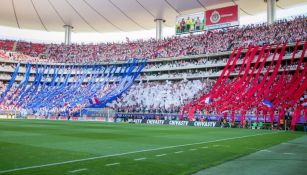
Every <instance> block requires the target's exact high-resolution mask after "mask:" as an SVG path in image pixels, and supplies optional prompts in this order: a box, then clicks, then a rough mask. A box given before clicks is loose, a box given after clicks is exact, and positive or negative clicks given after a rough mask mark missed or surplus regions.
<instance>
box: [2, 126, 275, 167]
mask: <svg viewBox="0 0 307 175" xmlns="http://www.w3.org/2000/svg"><path fill="white" fill-rule="evenodd" d="M280 132H281V131H277V132H265V133H260V134H253V135H246V136H239V137H230V138H224V139H217V140H211V141H203V142H196V143H187V144H182V145H173V146H165V147H160V148H152V149H143V150H139V151H130V152H125V153H117V154H109V155H102V156H95V157H89V158H83V159H75V160H68V161H63V162H55V163H48V164H43V165H35V166H28V167H21V168H14V169H8V170H2V171H0V173H8V172H14V171H21V170H28V169H36V168H43V167H50V166H56V165H63V164H69V163H76V162H83V161H89V160H96V159H102V158H107V157H116V156H123V155H129V154H135V153H142V152H150V151H158V150H163V149H170V148H178V147H184V146H192V145H200V144H206V143H215V142H220V141H226V140H234V139H242V138H247V137H255V136H260V135H268V134H276V133H280Z"/></svg>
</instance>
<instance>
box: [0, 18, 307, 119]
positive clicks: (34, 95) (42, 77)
mask: <svg viewBox="0 0 307 175" xmlns="http://www.w3.org/2000/svg"><path fill="white" fill-rule="evenodd" d="M306 21H307V18H305V17H302V16H300V17H296V18H294V19H293V20H280V21H277V22H276V23H275V24H273V25H271V26H267V25H266V24H257V25H249V26H243V27H240V28H239V27H234V28H228V29H222V30H214V31H208V32H204V33H201V34H196V35H188V36H183V37H172V38H167V39H164V40H162V41H156V40H154V39H150V40H147V41H141V40H140V41H135V42H127V43H105V44H104V43H101V44H87V45H85V44H84V45H78V44H71V45H64V44H60V45H59V44H39V43H29V42H23V41H21V42H20V41H7V40H2V41H1V45H0V46H1V47H0V48H1V49H2V50H1V52H0V53H1V62H2V66H1V67H0V71H1V72H2V73H1V75H2V76H1V84H0V88H1V94H2V100H1V104H0V108H1V109H2V110H21V108H22V107H25V106H27V107H33V104H35V103H36V102H35V100H36V101H37V102H39V101H40V100H42V99H43V100H45V101H46V102H47V101H52V102H53V103H54V104H57V105H56V106H49V107H46V106H44V105H40V106H39V107H38V106H37V109H36V110H34V111H32V112H33V113H37V112H38V111H40V112H41V111H43V113H47V111H49V112H52V113H58V112H65V111H68V110H70V111H72V112H78V111H79V110H81V109H82V108H84V107H86V106H89V105H90V102H89V101H88V99H86V98H83V99H82V100H81V101H79V102H73V101H76V99H77V98H81V95H80V94H81V93H82V92H85V91H87V90H88V89H89V88H90V86H91V85H93V84H95V83H94V82H96V80H94V79H95V78H96V79H97V77H98V75H100V76H101V77H104V76H108V73H107V72H110V74H112V71H113V70H112V69H111V68H110V67H108V66H107V65H108V64H107V62H111V64H110V65H113V66H115V67H117V68H118V69H120V67H121V68H124V67H125V66H126V67H128V65H129V64H128V63H125V61H126V60H128V59H129V58H137V59H141V58H148V59H149V60H148V62H147V66H146V67H145V68H144V69H143V68H142V70H141V71H140V72H139V76H138V77H137V78H136V77H135V80H136V81H135V83H133V84H132V83H131V85H132V87H131V89H129V90H127V91H125V93H118V94H123V95H122V96H120V95H118V96H116V97H115V96H114V98H113V97H112V100H114V101H113V102H111V101H108V102H111V103H108V105H107V104H105V105H107V106H108V107H111V108H113V109H115V110H116V111H117V112H124V113H129V112H130V113H131V112H132V113H133V112H143V113H179V112H180V110H181V107H182V106H183V105H186V107H185V109H189V111H190V112H189V114H187V113H186V115H189V116H190V118H189V120H192V118H193V117H194V116H193V114H194V113H196V114H202V113H207V114H220V113H221V112H223V111H228V114H230V113H231V112H229V111H230V110H229V109H228V108H226V107H224V108H221V109H218V108H216V106H212V107H210V109H208V107H206V108H205V109H206V110H203V109H201V108H199V106H198V107H196V106H197V105H196V104H197V103H198V102H203V101H204V100H205V99H206V97H208V95H206V94H208V93H209V94H210V93H212V92H211V91H210V90H212V91H213V92H214V91H216V90H215V89H216V86H217V85H218V84H219V83H220V81H221V80H217V82H216V79H217V78H218V77H220V79H221V77H223V76H224V78H223V82H224V83H225V84H224V86H225V87H224V88H222V89H220V90H219V91H218V92H219V93H217V94H220V93H221V92H223V91H224V90H226V89H227V88H228V89H227V91H228V92H229V93H226V94H224V95H223V96H220V97H218V96H219V95H216V96H217V97H216V98H217V100H221V99H222V98H225V97H227V96H229V95H230V94H235V93H237V91H235V90H234V89H237V88H234V86H233V85H234V84H240V83H239V82H241V81H242V80H240V81H239V79H240V77H241V76H242V75H241V73H242V71H243V68H244V67H245V66H247V64H246V60H247V57H246V56H245V55H251V54H253V56H254V57H253V58H255V59H249V60H250V63H249V64H251V65H252V66H254V70H253V71H254V73H251V74H256V72H257V71H258V73H259V75H257V78H254V77H253V76H250V77H249V78H247V79H248V80H252V81H254V82H257V81H260V80H262V79H264V77H265V74H266V73H267V72H270V76H272V75H271V74H272V73H274V72H276V75H274V76H275V77H273V78H272V81H273V83H271V84H273V85H274V84H276V83H277V82H279V81H280V80H283V81H284V82H291V81H293V74H296V72H298V71H302V70H305V67H306V65H305V57H306V55H307V54H306V53H303V52H304V48H303V47H305V46H303V42H297V45H296V44H295V42H296V41H304V40H306V38H307V33H306ZM287 42H288V43H292V44H289V45H287V46H286V45H285V46H284V49H283V53H280V54H281V55H282V56H281V57H279V54H278V53H277V54H276V53H275V51H274V49H273V48H274V47H276V46H278V45H280V46H281V45H282V44H283V43H287ZM14 45H16V49H15V51H14V49H13V48H14ZM258 46H262V47H259V48H258ZM254 47H256V48H257V50H256V51H254V52H253V53H251V52H250V49H252V48H254ZM269 47H270V48H269ZM248 48H249V49H248ZM262 49H264V50H265V54H264V50H263V52H262ZM232 50H234V51H237V52H239V51H238V50H240V52H242V53H239V54H237V58H236V59H237V61H236V62H237V64H233V65H234V66H233V67H232V70H231V72H229V75H228V76H226V77H225V75H224V73H223V72H224V71H223V67H225V66H226V67H227V66H228V65H229V60H232V59H233V57H232V56H233V55H232V53H234V52H231V51H232ZM276 50H277V49H276ZM263 55H266V56H265V60H262V61H260V62H263V64H261V66H262V67H261V68H260V67H258V66H259V65H260V62H259V60H258V61H257V60H256V58H262V57H263ZM276 55H277V56H276ZM300 55H303V59H302V57H300ZM277 57H279V58H280V59H281V60H279V61H276V60H277ZM116 61H117V62H116ZM19 62H21V64H20V63H19ZM34 62H38V64H27V63H34ZM277 62H280V63H279V65H274V64H273V63H277ZM59 63H66V64H59ZM76 63H92V64H93V65H94V63H99V64H100V66H97V67H95V66H93V65H92V66H90V67H86V66H85V67H84V65H80V64H76ZM271 63H272V64H271ZM249 64H248V65H249ZM130 65H131V64H130ZM251 65H249V66H251ZM257 65H258V66H257ZM107 67H108V69H109V70H108V71H107V72H102V70H103V68H105V69H107ZM83 69H84V70H83ZM97 69H100V70H99V71H98V72H97ZM16 70H17V72H16ZM94 70H96V72H95V71H94ZM245 70H248V69H245ZM82 71H83V72H82ZM87 71H88V72H87ZM117 71H118V70H117ZM47 72H48V73H47ZM51 72H52V73H51ZM86 72H87V73H86ZM134 72H135V70H134ZM285 72H286V73H287V76H285V75H284V74H285ZM118 73H119V74H123V73H120V72H118ZM258 73H257V74H258ZM274 74H275V73H274ZM117 75H118V74H117ZM113 76H114V77H112V78H110V79H109V80H108V83H107V84H106V86H100V88H97V89H96V96H95V98H96V97H97V98H99V99H101V98H103V97H104V96H106V95H108V94H109V93H111V92H112V91H113V92H114V90H115V89H116V87H119V86H120V82H119V81H117V80H116V79H115V76H116V73H115V72H113ZM270 76H268V79H269V77H270ZM294 76H295V75H294ZM93 77H95V78H93ZM65 78H67V82H66V83H65V80H64V79H65ZM12 80H13V81H12ZM14 80H16V81H14ZM25 81H26V83H25V85H23V82H25ZM76 81H78V82H79V84H78V83H77V84H78V85H77V84H76V83H74V82H76ZM236 81H238V82H237V83H236ZM18 82H19V83H18ZM52 82H53V83H52ZM215 82H216V84H217V85H215V86H214V84H215ZM43 84H45V85H43ZM46 84H47V85H46ZM54 84H56V85H54ZM61 84H62V85H63V88H64V89H61V88H57V87H61V86H59V85H61ZM227 84H228V85H227ZM66 85H67V87H68V86H69V85H70V87H72V86H74V85H75V87H78V90H76V91H74V94H75V95H76V96H78V95H80V96H78V97H74V98H72V99H71V101H69V102H68V101H61V102H60V103H57V101H58V99H62V97H63V94H65V93H66V92H71V91H69V88H67V87H66V90H65V87H64V86H66ZM252 85H253V84H246V85H245V86H244V87H242V90H243V89H249V88H251V87H253V86H252ZM45 86H47V87H48V86H49V88H48V90H47V91H48V93H55V94H54V95H52V98H51V97H50V96H49V97H48V98H47V97H46V96H45V97H43V96H44V95H42V94H44V90H43V89H44V88H45ZM212 87H213V88H212ZM225 88H226V89H225ZM275 88H276V87H275ZM239 89H240V88H239ZM60 90H63V92H60ZM24 91H27V92H26V93H25V92H24ZM245 91H246V90H243V92H245ZM45 93H46V92H45ZM246 93H247V92H246ZM157 94H159V95H157ZM250 94H252V93H250ZM299 94H300V95H299ZM299 94H298V95H297V96H300V98H298V99H297V100H296V102H295V103H296V104H293V105H292V106H289V108H287V109H285V111H284V112H286V113H291V115H292V113H294V112H295V110H296V109H297V108H296V106H297V104H303V103H304V102H305V101H306V99H307V96H306V92H305V91H302V92H300V93H299ZM302 94H303V95H302ZM202 95H204V96H202ZM93 97H94V96H93V95H92V96H89V97H88V98H93ZM117 97H118V98H117ZM148 97H151V98H148ZM227 98H228V97H227ZM240 98H243V96H242V97H240ZM234 100H236V99H232V98H230V97H229V98H228V100H226V101H223V104H224V105H225V106H227V105H229V102H230V101H234ZM239 100H240V99H237V101H239ZM29 101H34V102H29ZM219 102H221V101H219ZM30 103H31V104H30ZM276 103H277V102H276ZM213 104H217V102H213ZM31 105H32V106H31ZM195 105H196V106H195ZM239 106H240V105H239ZM191 107H192V108H191ZM190 108H191V109H190ZM258 110H259V111H260V109H257V107H256V106H254V107H253V108H248V109H245V110H244V111H245V113H246V114H251V115H259V113H258ZM279 110H280V109H279V108H276V110H275V111H273V112H274V114H275V115H278V114H279V113H280V111H279ZM235 112H237V111H235ZM232 113H234V112H232ZM297 113H300V115H304V112H302V110H300V112H296V114H297ZM263 114H264V113H263V112H262V113H261V115H263ZM232 116H233V115H232ZM297 116H299V115H297Z"/></svg>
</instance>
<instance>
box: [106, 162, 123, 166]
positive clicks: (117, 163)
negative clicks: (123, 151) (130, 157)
mask: <svg viewBox="0 0 307 175" xmlns="http://www.w3.org/2000/svg"><path fill="white" fill-rule="evenodd" d="M119 164H120V163H119V162H116V163H109V164H106V166H113V165H119Z"/></svg>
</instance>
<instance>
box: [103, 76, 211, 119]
mask: <svg viewBox="0 0 307 175" xmlns="http://www.w3.org/2000/svg"><path fill="white" fill-rule="evenodd" d="M214 83H215V80H210V79H206V80H191V81H187V80H182V81H177V82H174V81H153V82H146V83H143V82H139V83H135V84H134V85H133V86H132V87H131V88H130V89H129V90H128V92H127V93H125V94H124V95H123V96H121V97H120V98H118V99H116V100H115V101H113V102H112V103H111V104H109V105H108V106H109V107H111V108H114V109H115V110H117V111H119V112H152V113H162V112H163V113H178V112H179V111H180V109H181V107H182V106H183V105H184V104H185V103H187V102H189V101H191V100H193V99H196V98H197V97H198V95H199V94H203V93H207V92H209V90H211V88H212V86H213V85H214Z"/></svg>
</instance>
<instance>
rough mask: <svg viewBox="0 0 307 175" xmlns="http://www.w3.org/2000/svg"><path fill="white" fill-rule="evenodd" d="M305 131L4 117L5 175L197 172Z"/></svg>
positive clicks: (0, 136)
mask: <svg viewBox="0 0 307 175" xmlns="http://www.w3.org/2000/svg"><path fill="white" fill-rule="evenodd" d="M300 136H302V133H297V132H277V131H265V130H247V129H228V128H198V127H182V126H161V125H146V124H124V123H121V124H116V123H98V122H74V121H42V120H0V174H1V175H2V174H20V175H26V174H31V175H42V174H44V175H51V174H54V175H59V174H97V175H101V174H107V175H111V174H116V175H117V174H131V175H137V174H140V175H144V174H146V175H147V174H152V175H157V174H159V175H164V174H170V175H173V174H176V175H177V174H193V173H195V172H197V171H199V170H202V169H204V168H208V167H210V166H214V165H217V164H221V163H223V162H225V161H228V160H232V159H236V158H238V157H240V156H243V155H247V154H250V153H252V152H255V151H257V150H259V149H264V148H267V147H270V146H272V145H276V144H279V143H282V142H284V141H288V140H291V139H294V138H297V137H300Z"/></svg>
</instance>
